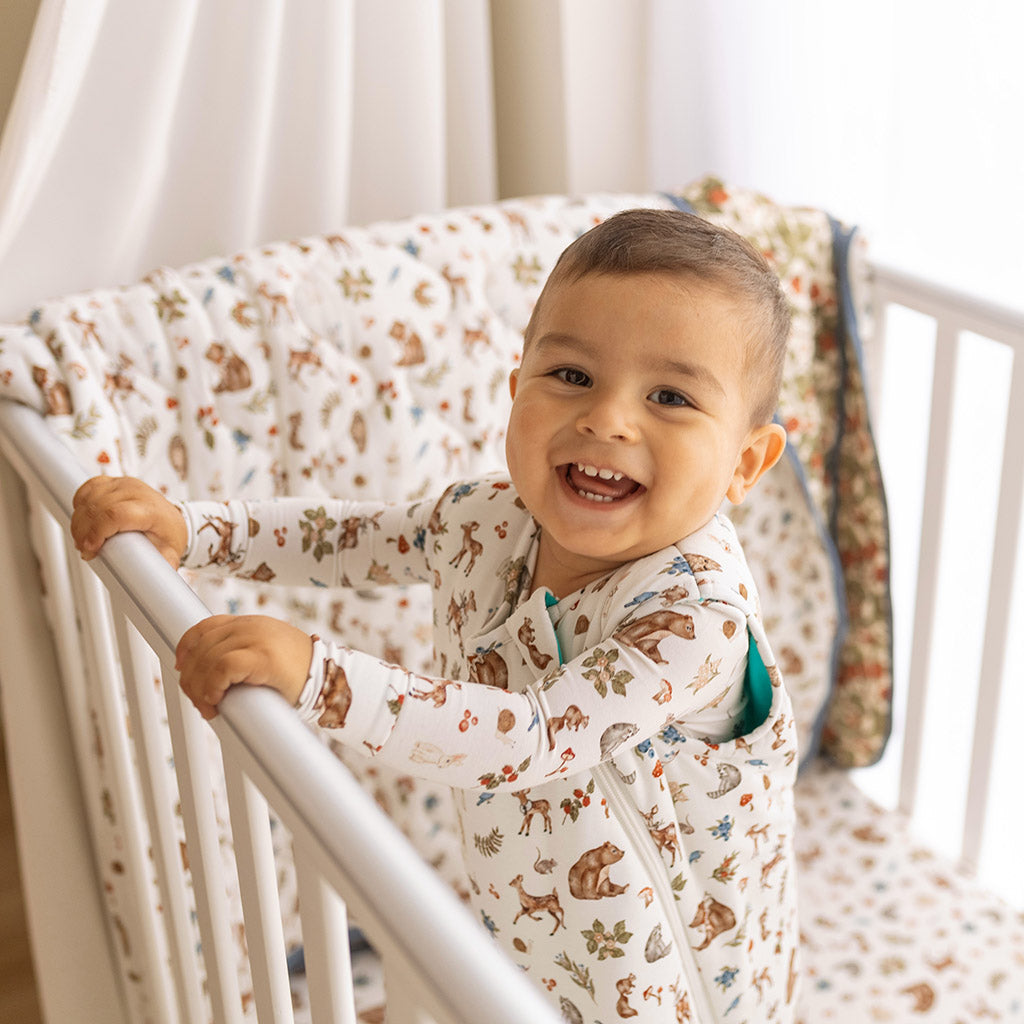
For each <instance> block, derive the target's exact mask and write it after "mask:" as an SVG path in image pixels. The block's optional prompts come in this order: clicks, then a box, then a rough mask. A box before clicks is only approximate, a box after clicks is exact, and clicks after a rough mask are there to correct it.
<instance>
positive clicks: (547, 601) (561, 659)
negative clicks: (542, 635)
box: [544, 590, 565, 665]
mask: <svg viewBox="0 0 1024 1024" xmlns="http://www.w3.org/2000/svg"><path fill="white" fill-rule="evenodd" d="M556 604H558V598H557V597H555V595H554V594H552V593H551V591H550V590H549V591H548V592H547V593H546V594H545V595H544V605H545V607H547V608H554V607H555V605H556ZM554 634H555V645H556V646H557V647H558V664H559V665H564V664H565V655H563V654H562V641H561V640H559V639H558V630H557V629H556V630H554Z"/></svg>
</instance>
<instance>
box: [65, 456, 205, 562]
mask: <svg viewBox="0 0 1024 1024" xmlns="http://www.w3.org/2000/svg"><path fill="white" fill-rule="evenodd" d="M72 504H73V509H74V511H73V512H72V516H71V536H72V539H73V540H74V543H75V547H76V548H78V550H79V552H80V553H81V555H82V557H83V558H84V559H85V560H86V561H88V560H90V559H92V558H95V557H96V555H97V554H98V553H99V550H100V548H102V547H103V545H104V544H105V543H106V541H108V540H109V539H110V538H111V537H113V536H114V534H117V533H127V532H130V531H137V532H139V533H144V534H145V535H146V536H147V537H149V539H150V540H151V541H152V542H153V543H154V544H156V546H157V548H158V549H159V551H160V554H161V555H163V557H164V558H165V559H166V560H167V561H168V562H169V563H170V565H171V566H172V567H173V568H177V566H178V563H179V561H180V555H181V552H182V551H183V550H184V547H185V544H186V542H187V536H188V533H187V528H186V526H185V521H184V519H183V518H182V516H181V513H180V511H179V510H178V509H176V508H175V506H174V505H172V504H171V503H170V502H169V501H167V499H166V498H164V497H163V495H161V494H160V493H159V492H158V491H155V490H154V489H153V488H152V487H150V486H149V485H148V484H145V483H143V482H142V481H141V480H136V479H134V478H133V477H102V476H100V477H93V478H92V479H91V480H87V481H86V482H85V483H84V484H82V486H81V487H80V488H79V489H78V491H77V492H76V493H75V496H74V499H73V502H72Z"/></svg>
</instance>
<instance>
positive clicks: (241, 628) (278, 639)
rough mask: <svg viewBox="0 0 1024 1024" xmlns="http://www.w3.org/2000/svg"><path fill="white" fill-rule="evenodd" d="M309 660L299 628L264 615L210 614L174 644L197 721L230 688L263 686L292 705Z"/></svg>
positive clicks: (210, 713)
mask: <svg viewBox="0 0 1024 1024" xmlns="http://www.w3.org/2000/svg"><path fill="white" fill-rule="evenodd" d="M312 658H313V639H312V637H310V636H309V634H307V633H303V632H302V630H301V629H298V628H296V627H295V626H290V625H289V624H288V623H287V622H282V621H281V620H280V619H273V618H270V617H269V616H266V615H211V616H210V617H209V618H208V619H203V620H202V621H201V622H198V623H196V625H194V626H193V627H192V628H191V629H190V630H189V631H188V632H187V633H186V634H185V635H184V636H183V637H182V638H181V641H180V642H179V644H178V650H177V661H176V668H177V669H178V671H179V672H180V673H181V688H182V689H183V690H184V691H185V694H186V696H187V697H188V699H189V700H191V701H192V703H193V704H194V705H195V706H196V708H197V709H198V711H199V713H200V714H201V715H202V716H203V718H214V717H215V716H216V714H217V705H218V704H219V703H220V702H221V699H222V698H223V697H224V694H225V693H227V692H228V690H229V689H230V687H232V686H234V685H235V684H236V683H248V684H249V685H250V686H269V687H271V688H273V689H275V690H277V692H278V693H280V694H282V696H284V697H285V699H286V700H287V701H288V703H289V704H294V703H295V702H296V701H297V700H298V699H299V696H300V695H301V693H302V688H303V687H304V686H305V684H306V677H307V676H308V675H309V666H310V662H311V661H312Z"/></svg>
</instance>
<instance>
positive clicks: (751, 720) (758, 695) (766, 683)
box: [736, 630, 772, 736]
mask: <svg viewBox="0 0 1024 1024" xmlns="http://www.w3.org/2000/svg"><path fill="white" fill-rule="evenodd" d="M747 637H748V639H749V640H750V643H749V645H748V649H747V672H746V677H745V678H744V681H743V685H744V689H745V690H746V693H747V706H746V707H745V708H744V709H743V715H742V717H741V718H740V724H739V727H738V729H737V732H736V735H737V736H746V735H747V734H748V733H752V732H753V731H754V730H755V729H756V728H757V727H758V726H759V725H760V724H761V723H762V722H763V721H764V720H765V719H766V718H767V717H768V712H769V711H770V710H771V707H772V680H771V676H769V675H768V669H767V668H765V664H764V661H763V659H762V658H761V652H760V651H759V650H758V649H757V641H756V640H755V639H754V637H753V634H752V633H750V631H749V630H748V631H747Z"/></svg>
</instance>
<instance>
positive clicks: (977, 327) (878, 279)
mask: <svg viewBox="0 0 1024 1024" xmlns="http://www.w3.org/2000/svg"><path fill="white" fill-rule="evenodd" d="M871 278H872V282H873V285H874V288H875V291H876V293H877V294H879V295H880V296H881V297H882V298H883V299H884V300H885V301H889V302H896V303H898V304H900V305H907V306H909V307H910V308H911V309H916V310H919V311H920V312H922V313H927V314H929V315H931V316H934V317H936V318H941V319H946V320H950V321H951V322H952V323H954V324H955V325H956V327H957V329H959V330H964V331H973V332H975V333H976V334H981V335H983V336H984V337H986V338H993V339H995V340H997V341H1001V342H1003V343H1004V344H1007V345H1010V346H1012V347H1013V348H1014V349H1015V350H1016V351H1018V352H1024V310H1020V309H1014V308H1013V307H1012V306H1007V305H1003V304H1002V303H998V302H991V301H989V300H987V299H979V298H978V297H977V296H975V295H970V294H968V293H967V292H963V291H960V290H958V289H956V288H950V287H947V286H945V285H940V284H936V283H935V282H933V281H928V280H925V279H924V278H921V277H917V276H916V275H914V274H910V273H908V272H906V271H904V270H897V269H896V268H895V267H889V266H885V265H884V264H877V263H876V264H873V265H872V267H871Z"/></svg>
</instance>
